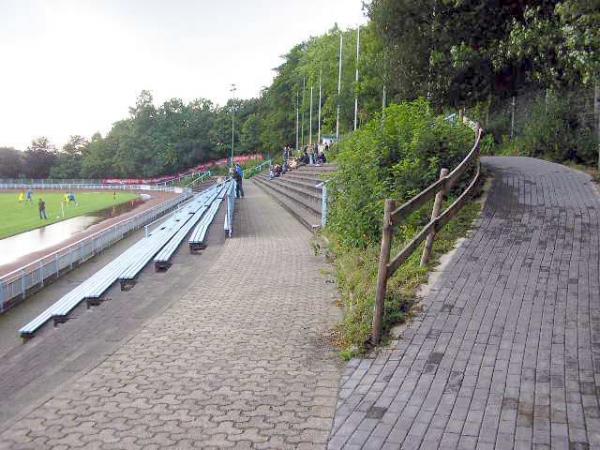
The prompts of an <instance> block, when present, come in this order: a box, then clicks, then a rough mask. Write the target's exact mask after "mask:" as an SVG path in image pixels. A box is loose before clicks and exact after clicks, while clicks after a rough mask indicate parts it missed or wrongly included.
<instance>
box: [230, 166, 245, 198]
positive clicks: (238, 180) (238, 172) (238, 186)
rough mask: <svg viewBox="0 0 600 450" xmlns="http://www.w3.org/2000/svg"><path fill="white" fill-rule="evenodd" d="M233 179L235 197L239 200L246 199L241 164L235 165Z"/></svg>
mask: <svg viewBox="0 0 600 450" xmlns="http://www.w3.org/2000/svg"><path fill="white" fill-rule="evenodd" d="M233 179H234V180H235V196H236V197H237V198H240V197H242V198H244V188H243V186H242V180H243V179H244V171H243V170H242V167H241V166H240V165H239V164H236V165H235V170H234V172H233Z"/></svg>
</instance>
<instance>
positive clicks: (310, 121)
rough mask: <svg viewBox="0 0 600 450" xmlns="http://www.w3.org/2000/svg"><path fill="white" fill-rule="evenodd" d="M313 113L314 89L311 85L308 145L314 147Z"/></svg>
mask: <svg viewBox="0 0 600 450" xmlns="http://www.w3.org/2000/svg"><path fill="white" fill-rule="evenodd" d="M312 112H313V87H312V84H311V85H310V112H309V113H308V145H312V125H313V120H312Z"/></svg>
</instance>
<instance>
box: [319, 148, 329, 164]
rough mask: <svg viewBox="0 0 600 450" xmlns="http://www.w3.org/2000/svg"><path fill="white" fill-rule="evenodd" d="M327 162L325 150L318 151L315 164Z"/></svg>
mask: <svg viewBox="0 0 600 450" xmlns="http://www.w3.org/2000/svg"><path fill="white" fill-rule="evenodd" d="M326 162H327V158H326V157H325V152H324V151H323V150H321V151H319V156H317V164H325V163H326Z"/></svg>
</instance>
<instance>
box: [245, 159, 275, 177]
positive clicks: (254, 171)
mask: <svg viewBox="0 0 600 450" xmlns="http://www.w3.org/2000/svg"><path fill="white" fill-rule="evenodd" d="M272 163H273V160H271V159H268V160H266V161H263V162H262V163H260V164H259V165H257V166H254V167H253V168H252V169H249V170H248V171H247V172H246V174H245V175H246V176H245V177H244V178H246V179H248V178H251V177H253V176H254V175H256V174H257V173H258V172H261V171H262V170H264V167H265V166H269V167H270V166H271V164H272Z"/></svg>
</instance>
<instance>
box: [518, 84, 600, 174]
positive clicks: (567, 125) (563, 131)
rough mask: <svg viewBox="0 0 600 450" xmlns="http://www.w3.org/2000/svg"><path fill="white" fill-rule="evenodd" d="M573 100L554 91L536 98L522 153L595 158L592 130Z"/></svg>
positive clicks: (561, 158)
mask: <svg viewBox="0 0 600 450" xmlns="http://www.w3.org/2000/svg"><path fill="white" fill-rule="evenodd" d="M572 101H573V99H571V98H570V97H569V95H568V94H565V95H560V96H559V95H557V94H555V93H549V94H548V95H547V96H546V97H545V98H543V97H540V98H539V99H538V100H537V101H536V103H535V104H534V106H533V108H532V111H531V114H530V116H529V120H528V121H527V123H526V125H525V127H524V129H523V135H522V137H521V138H520V139H519V140H518V143H519V146H520V148H521V153H522V154H524V155H528V156H534V157H545V158H549V159H552V160H554V161H559V162H562V161H574V162H577V163H584V164H592V163H594V162H595V161H596V158H597V153H596V144H595V140H594V135H593V130H592V129H591V128H590V127H588V126H586V125H585V124H584V123H583V120H582V118H581V117H580V116H579V114H578V113H577V110H576V108H573V107H572V104H571V103H572Z"/></svg>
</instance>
